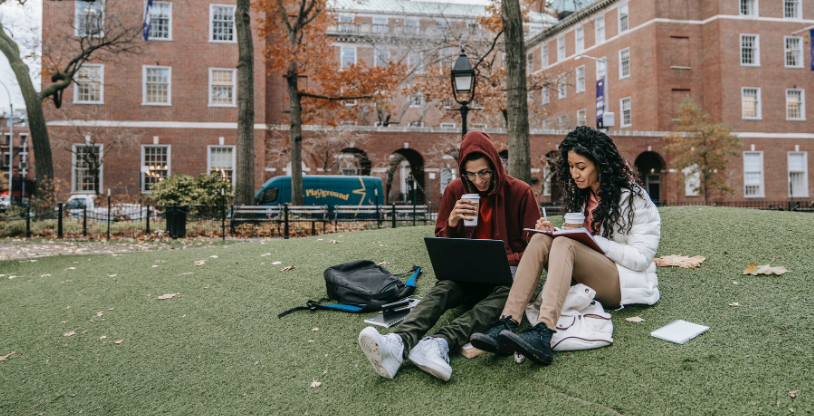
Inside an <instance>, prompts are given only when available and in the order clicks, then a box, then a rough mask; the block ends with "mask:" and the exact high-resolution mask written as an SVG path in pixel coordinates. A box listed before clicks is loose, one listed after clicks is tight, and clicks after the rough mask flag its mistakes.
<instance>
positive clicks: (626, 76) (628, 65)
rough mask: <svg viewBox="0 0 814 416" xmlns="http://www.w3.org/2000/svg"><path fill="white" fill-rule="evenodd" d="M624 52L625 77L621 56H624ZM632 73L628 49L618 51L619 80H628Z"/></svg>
mask: <svg viewBox="0 0 814 416" xmlns="http://www.w3.org/2000/svg"><path fill="white" fill-rule="evenodd" d="M625 52H627V75H625V73H624V70H623V68H624V66H623V63H624V62H623V61H624V57H623V55H624V54H625ZM632 72H633V65H632V63H631V59H630V47H627V48H625V49H622V50H620V51H619V79H625V78H630V74H631V73H632Z"/></svg>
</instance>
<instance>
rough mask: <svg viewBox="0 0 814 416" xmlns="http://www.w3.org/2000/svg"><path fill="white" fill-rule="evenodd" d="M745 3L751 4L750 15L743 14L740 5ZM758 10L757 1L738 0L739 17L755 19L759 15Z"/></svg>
mask: <svg viewBox="0 0 814 416" xmlns="http://www.w3.org/2000/svg"><path fill="white" fill-rule="evenodd" d="M744 1H746V2H750V3H751V13H744V12H743V8H742V7H741V4H742V3H743V2H744ZM759 9H760V8H759V7H758V0H739V1H738V14H739V15H741V16H750V17H757V16H759V15H760V12H759V11H758V10H759Z"/></svg>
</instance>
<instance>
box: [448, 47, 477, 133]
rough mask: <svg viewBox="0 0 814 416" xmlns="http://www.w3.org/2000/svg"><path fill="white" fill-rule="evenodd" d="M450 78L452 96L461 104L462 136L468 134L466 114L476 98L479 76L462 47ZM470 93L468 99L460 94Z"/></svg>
mask: <svg viewBox="0 0 814 416" xmlns="http://www.w3.org/2000/svg"><path fill="white" fill-rule="evenodd" d="M450 78H451V81H452V96H453V98H455V101H456V102H457V103H458V104H460V105H461V108H460V109H459V110H460V111H461V136H465V135H466V116H467V114H469V105H468V104H469V103H471V102H472V101H473V100H474V99H475V86H476V85H477V77H476V76H475V70H474V69H473V68H472V64H471V63H470V62H469V58H468V57H467V56H466V52H464V48H463V47H461V54H460V55H459V56H458V59H456V60H455V65H454V66H453V67H452V71H450ZM459 94H462V95H465V96H466V95H468V96H469V97H468V99H459V98H458V95H459Z"/></svg>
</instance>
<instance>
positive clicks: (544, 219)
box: [543, 207, 548, 221]
mask: <svg viewBox="0 0 814 416" xmlns="http://www.w3.org/2000/svg"><path fill="white" fill-rule="evenodd" d="M543 221H548V215H545V207H543Z"/></svg>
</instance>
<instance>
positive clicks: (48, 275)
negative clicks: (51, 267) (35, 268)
mask: <svg viewBox="0 0 814 416" xmlns="http://www.w3.org/2000/svg"><path fill="white" fill-rule="evenodd" d="M40 277H51V275H50V274H47V273H46V274H43V275H41V276H40Z"/></svg>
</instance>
